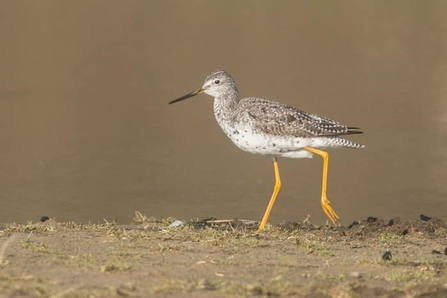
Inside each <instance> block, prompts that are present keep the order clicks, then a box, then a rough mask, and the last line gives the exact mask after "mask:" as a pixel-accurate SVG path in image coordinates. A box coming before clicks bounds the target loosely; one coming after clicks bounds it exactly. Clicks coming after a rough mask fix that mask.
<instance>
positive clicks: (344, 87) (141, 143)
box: [0, 0, 447, 223]
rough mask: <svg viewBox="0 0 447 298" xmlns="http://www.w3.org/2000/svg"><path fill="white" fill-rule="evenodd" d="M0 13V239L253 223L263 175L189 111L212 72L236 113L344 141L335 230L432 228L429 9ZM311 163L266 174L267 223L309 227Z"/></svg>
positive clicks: (437, 116) (172, 7) (432, 27)
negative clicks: (164, 223)
mask: <svg viewBox="0 0 447 298" xmlns="http://www.w3.org/2000/svg"><path fill="white" fill-rule="evenodd" d="M0 6H1V9H0V36H1V37H0V38H1V47H0V65H1V68H0V69H1V72H0V210H1V211H0V222H11V221H27V220H38V219H39V218H40V216H42V215H48V216H50V217H55V218H56V219H58V220H74V221H83V222H87V221H93V222H96V221H100V220H102V218H106V219H108V220H117V221H118V222H120V223H127V222H130V221H131V220H132V217H133V213H134V211H135V210H138V211H141V212H143V213H146V214H147V215H150V216H155V217H166V216H174V217H176V218H180V219H190V218H197V217H208V216H215V217H218V218H234V217H238V218H249V219H261V216H262V214H263V213H264V210H265V207H266V205H267V202H268V199H269V198H270V194H271V191H272V187H273V169H272V164H271V160H270V159H269V158H267V157H263V156H256V155H251V154H248V153H244V152H242V151H240V150H239V149H237V148H236V147H235V146H234V145H233V144H232V143H231V141H230V140H228V139H227V138H226V137H225V135H224V134H223V133H222V132H221V131H220V128H219V127H218V125H217V124H216V123H215V120H214V116H213V114H212V100H211V99H210V98H209V97H207V96H205V95H203V96H200V97H197V98H194V99H191V100H190V101H189V102H182V103H179V104H176V105H174V106H169V105H168V104H167V103H168V102H169V101H170V100H172V99H174V98H176V97H178V96H180V95H183V94H184V93H186V92H189V91H192V90H194V89H196V88H198V87H200V86H201V85H202V83H203V80H204V79H205V76H206V74H207V73H208V72H209V71H211V70H213V69H215V68H224V69H226V70H227V71H228V72H230V73H231V74H232V75H233V76H234V78H235V79H236V81H237V82H238V86H239V90H240V92H241V94H242V96H260V97H265V98H269V99H274V100H278V101H282V102H286V103H288V104H290V105H293V106H296V107H299V108H301V109H304V110H307V111H310V112H313V113H318V114H321V115H325V116H329V117H331V118H334V119H336V120H339V121H341V122H343V123H345V124H347V125H352V126H360V127H362V128H363V130H364V132H365V134H364V135H360V136H355V137H354V138H353V140H355V141H358V142H360V143H364V144H366V145H367V148H366V149H364V150H347V149H346V150H332V151H330V152H331V163H330V168H329V170H330V174H329V189H328V191H329V198H330V199H331V200H332V204H333V206H334V209H335V210H336V211H337V212H338V214H339V215H340V216H341V217H342V219H343V222H344V223H349V222H350V221H352V220H356V219H361V218H365V217H366V216H369V215H373V216H378V217H381V218H385V219H387V218H390V217H393V216H399V217H402V218H415V217H417V216H418V215H419V214H420V213H424V214H427V215H430V216H438V217H441V218H443V219H447V186H446V183H445V180H446V177H447V158H446V152H447V137H446V136H447V99H446V97H447V83H446V82H447V18H446V17H445V16H446V15H447V2H445V1H430V2H423V1H416V0H415V1H395V2H393V3H390V2H388V1H383V2H377V1H361V2H356V1H353V2H351V3H350V4H349V5H347V4H346V5H342V4H340V3H338V2H334V3H329V2H327V1H323V2H315V1H308V2H307V3H301V2H300V3H298V2H296V1H281V2H280V3H278V2H274V1H244V2H236V1H235V2H232V3H229V2H222V1H220V2H217V1H215V2H214V1H184V2H182V1H160V2H158V3H157V4H156V5H155V4H151V3H150V1H72V2H67V1H63V2H61V1H35V2H30V1H10V2H8V4H5V3H3V4H1V5H0ZM321 165H322V161H321V159H320V158H314V159H310V160H307V159H302V160H292V159H281V160H280V170H281V175H282V179H283V189H282V190H281V192H280V196H279V199H278V201H277V203H276V205H275V208H274V209H273V212H272V215H271V221H273V222H279V221H283V220H302V219H304V218H305V217H306V216H307V215H311V219H312V221H314V222H316V223H323V222H324V221H325V217H324V214H323V212H322V210H321V208H320V206H319V196H320V178H321V177H320V175H321Z"/></svg>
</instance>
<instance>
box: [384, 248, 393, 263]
mask: <svg viewBox="0 0 447 298" xmlns="http://www.w3.org/2000/svg"><path fill="white" fill-rule="evenodd" d="M392 258H393V255H392V254H391V251H390V250H389V249H387V250H386V252H385V253H384V254H383V256H382V260H384V261H389V260H391V259H392Z"/></svg>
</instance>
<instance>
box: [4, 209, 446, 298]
mask: <svg viewBox="0 0 447 298" xmlns="http://www.w3.org/2000/svg"><path fill="white" fill-rule="evenodd" d="M172 222H173V219H165V220H155V219H153V218H146V216H144V215H143V214H141V213H138V212H137V213H136V216H135V224H134V225H128V226H120V225H116V224H114V223H109V222H104V223H103V224H86V225H83V224H78V223H73V222H56V221H55V220H54V219H50V220H47V221H45V222H43V223H41V222H38V223H27V224H15V223H13V224H3V225H0V297H59V298H60V297H92V298H93V297H255V296H259V297H287V296H288V297H393V298H394V297H396V298H397V297H447V255H446V254H447V238H446V237H447V225H446V223H445V222H443V221H441V220H439V219H436V218H433V219H429V218H422V219H415V220H413V221H402V220H399V219H397V218H395V219H392V220H390V221H384V220H380V219H376V218H368V219H365V220H363V221H361V222H358V223H357V222H354V223H352V224H351V225H349V226H346V227H329V226H315V225H312V224H311V223H310V222H304V223H285V224H280V225H270V226H267V229H266V230H265V231H264V232H262V233H257V232H256V223H254V222H252V223H250V222H245V221H238V220H235V221H223V222H220V221H210V220H202V221H192V222H190V223H187V224H185V225H183V226H179V227H169V225H170V224H171V223H172Z"/></svg>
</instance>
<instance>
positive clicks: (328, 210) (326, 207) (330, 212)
mask: <svg viewBox="0 0 447 298" xmlns="http://www.w3.org/2000/svg"><path fill="white" fill-rule="evenodd" d="M304 149H305V150H307V151H309V152H312V153H314V154H317V155H319V156H321V157H322V158H323V182H322V187H321V188H322V189H321V207H322V208H323V211H324V213H325V214H326V216H327V217H328V218H329V219H330V220H331V221H332V223H333V224H334V225H335V224H336V222H337V220H339V219H340V217H338V215H337V213H335V211H334V209H332V207H331V202H330V201H329V200H328V198H327V196H326V189H327V172H328V168H329V154H328V153H327V152H326V151H322V150H318V149H315V148H312V147H304Z"/></svg>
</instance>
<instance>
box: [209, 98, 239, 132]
mask: <svg viewBox="0 0 447 298" xmlns="http://www.w3.org/2000/svg"><path fill="white" fill-rule="evenodd" d="M238 103H239V92H238V91H237V89H234V90H229V91H228V92H227V93H225V94H222V95H220V96H218V97H215V98H214V116H215V117H216V120H217V123H219V125H220V127H221V128H222V129H223V130H224V131H225V129H226V126H228V124H229V123H231V122H232V121H231V119H232V118H233V116H234V112H235V110H236V107H237V105H238Z"/></svg>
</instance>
